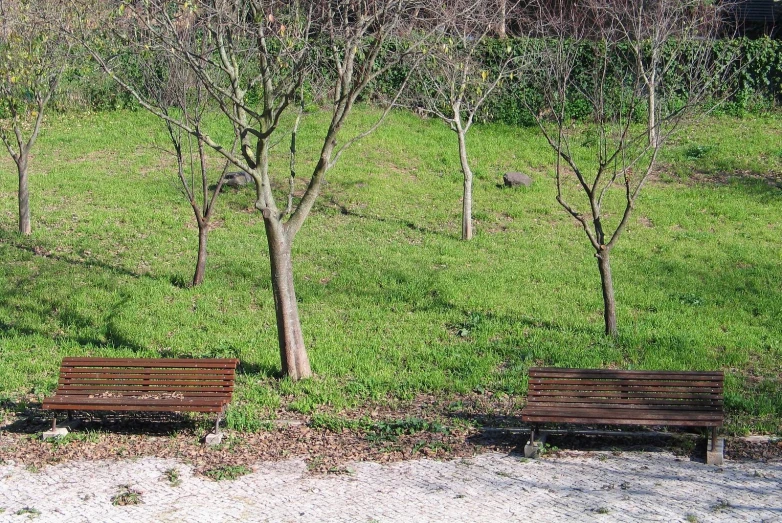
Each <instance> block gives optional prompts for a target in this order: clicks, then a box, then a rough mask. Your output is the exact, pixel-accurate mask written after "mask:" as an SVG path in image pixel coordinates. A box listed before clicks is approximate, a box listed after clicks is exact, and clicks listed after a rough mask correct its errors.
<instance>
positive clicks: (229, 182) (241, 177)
mask: <svg viewBox="0 0 782 523" xmlns="http://www.w3.org/2000/svg"><path fill="white" fill-rule="evenodd" d="M252 182H253V177H252V176H250V175H249V174H248V173H246V172H244V171H234V172H229V173H225V179H224V181H223V185H225V186H227V187H244V186H245V185H248V184H250V183H252Z"/></svg>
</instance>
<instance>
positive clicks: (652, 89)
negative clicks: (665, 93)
mask: <svg viewBox="0 0 782 523" xmlns="http://www.w3.org/2000/svg"><path fill="white" fill-rule="evenodd" d="M647 87H648V89H649V120H648V122H647V123H648V125H649V145H651V146H652V147H657V92H656V88H657V80H656V78H655V71H652V72H651V81H650V82H649V84H648V86H647Z"/></svg>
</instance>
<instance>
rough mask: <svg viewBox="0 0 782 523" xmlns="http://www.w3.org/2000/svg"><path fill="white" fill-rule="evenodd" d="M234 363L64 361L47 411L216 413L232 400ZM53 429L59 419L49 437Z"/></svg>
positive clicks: (54, 422) (45, 402)
mask: <svg viewBox="0 0 782 523" xmlns="http://www.w3.org/2000/svg"><path fill="white" fill-rule="evenodd" d="M238 364H239V360H237V359H138V358H63V360H62V366H61V367H60V380H59V382H58V384H57V390H56V391H55V393H54V396H52V397H49V398H46V399H44V400H43V408H44V409H47V410H55V411H57V410H64V411H68V417H69V418H70V417H71V412H72V411H75V410H90V411H92V410H108V411H154V412H215V413H217V421H216V422H215V434H219V430H220V419H221V418H222V417H223V416H224V415H225V408H226V406H227V405H228V403H230V401H231V395H232V393H233V390H234V376H235V373H236V366H237V365H238ZM56 428H57V415H56V413H55V416H54V419H53V420H52V432H54V431H55V430H56Z"/></svg>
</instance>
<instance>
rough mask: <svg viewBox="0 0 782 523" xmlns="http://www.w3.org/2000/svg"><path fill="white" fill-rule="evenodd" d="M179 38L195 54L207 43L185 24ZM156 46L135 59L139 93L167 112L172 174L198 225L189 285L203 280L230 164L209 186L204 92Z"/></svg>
mask: <svg viewBox="0 0 782 523" xmlns="http://www.w3.org/2000/svg"><path fill="white" fill-rule="evenodd" d="M179 41H180V43H181V45H182V46H183V48H184V49H188V52H189V53H190V54H192V55H194V56H202V55H203V54H204V52H205V46H206V45H207V42H206V41H205V40H204V39H201V38H199V34H198V32H197V31H196V30H195V28H194V27H193V26H190V25H184V24H182V25H180V27H179ZM159 51H160V50H159V48H150V49H144V51H143V55H142V56H141V59H140V60H137V61H136V62H135V63H136V67H137V68H138V70H139V75H138V76H139V79H140V80H141V84H142V85H141V90H142V92H144V93H147V95H148V97H149V100H150V101H151V102H153V103H154V106H155V107H157V108H158V110H159V111H160V113H161V114H162V115H164V116H165V117H166V118H164V119H163V120H162V121H163V123H164V125H165V127H166V131H167V134H168V137H169V141H170V143H171V146H172V147H173V153H174V156H175V157H176V161H177V177H178V179H179V182H180V184H181V187H182V191H183V194H184V196H185V198H186V199H187V201H188V203H189V204H190V207H191V209H192V211H193V214H194V216H195V221H196V225H197V227H198V254H197V256H196V266H195V272H194V274H193V279H192V285H193V286H196V285H200V284H201V283H203V281H204V277H205V274H206V259H207V240H208V235H209V230H210V227H211V223H212V217H213V216H214V211H215V208H216V206H217V199H218V197H219V195H220V192H221V190H222V188H223V183H224V181H225V175H226V173H227V171H228V167H229V166H230V165H231V163H230V161H226V162H225V164H224V166H223V168H222V170H221V171H220V172H219V174H218V176H217V177H216V182H215V183H214V184H212V185H211V188H210V182H211V181H212V179H213V177H212V175H210V173H211V172H213V171H214V169H211V166H210V162H209V158H208V155H207V152H206V149H207V147H206V145H205V144H204V140H203V138H201V136H203V135H204V134H205V133H206V131H205V130H204V117H205V116H206V115H207V114H208V109H209V106H208V103H209V97H208V96H207V93H206V90H205V89H204V86H203V85H202V84H201V83H200V82H199V81H198V79H197V77H196V76H195V74H194V73H193V71H192V70H191V69H190V68H189V67H187V65H186V64H183V63H182V62H181V61H178V60H172V59H171V56H170V55H169V54H167V53H160V52H159ZM174 121H181V122H183V123H184V124H186V125H187V126H188V127H189V128H192V129H194V130H195V131H196V132H195V135H192V134H189V133H187V132H185V131H184V130H183V129H182V127H180V126H178V125H176V124H175V123H173V122H174ZM236 145H237V140H236V139H235V140H234V142H233V145H232V147H231V154H236Z"/></svg>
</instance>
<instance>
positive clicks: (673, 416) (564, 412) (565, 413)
mask: <svg viewBox="0 0 782 523" xmlns="http://www.w3.org/2000/svg"><path fill="white" fill-rule="evenodd" d="M527 415H529V416H543V417H550V418H560V417H578V418H581V419H589V420H594V419H605V420H609V419H610V420H613V419H622V418H626V417H632V418H635V419H648V420H670V421H674V420H681V419H693V420H696V419H709V420H711V419H715V418H720V417H721V415H719V414H717V415H715V414H714V413H711V412H703V411H696V410H693V411H671V410H668V409H663V410H657V409H651V408H646V409H606V408H577V409H564V408H558V409H556V412H552V410H551V409H547V408H541V409H538V408H530V409H529V410H528V411H527ZM606 423H608V422H607V421H606Z"/></svg>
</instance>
